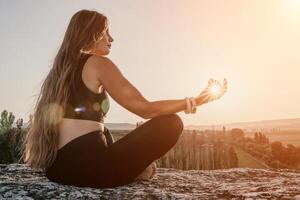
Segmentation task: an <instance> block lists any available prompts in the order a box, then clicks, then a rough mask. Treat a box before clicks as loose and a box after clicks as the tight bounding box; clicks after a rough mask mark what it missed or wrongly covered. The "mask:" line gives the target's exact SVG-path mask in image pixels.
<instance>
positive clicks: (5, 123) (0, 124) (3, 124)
mask: <svg viewBox="0 0 300 200" xmlns="http://www.w3.org/2000/svg"><path fill="white" fill-rule="evenodd" d="M14 120H15V116H14V115H13V114H12V112H9V113H8V112H7V111H6V110H3V111H2V113H1V119H0V134H2V133H5V132H7V131H8V130H9V129H11V128H12V124H13V123H14Z"/></svg>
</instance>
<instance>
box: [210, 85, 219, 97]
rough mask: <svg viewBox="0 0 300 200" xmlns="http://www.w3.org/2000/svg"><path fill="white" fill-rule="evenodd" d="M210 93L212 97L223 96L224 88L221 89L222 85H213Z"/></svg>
mask: <svg viewBox="0 0 300 200" xmlns="http://www.w3.org/2000/svg"><path fill="white" fill-rule="evenodd" d="M209 91H210V94H211V95H212V96H218V95H219V94H221V92H222V88H221V87H220V85H218V84H215V83H214V84H212V85H211V87H210V89H209Z"/></svg>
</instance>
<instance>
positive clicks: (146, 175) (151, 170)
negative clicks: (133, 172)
mask: <svg viewBox="0 0 300 200" xmlns="http://www.w3.org/2000/svg"><path fill="white" fill-rule="evenodd" d="M155 173H156V163H155V162H153V163H151V164H150V165H149V166H148V167H147V168H146V169H145V170H144V171H143V172H142V173H141V174H140V175H139V176H138V177H137V178H136V179H135V180H148V179H151V178H152V177H153V176H154V174H155Z"/></svg>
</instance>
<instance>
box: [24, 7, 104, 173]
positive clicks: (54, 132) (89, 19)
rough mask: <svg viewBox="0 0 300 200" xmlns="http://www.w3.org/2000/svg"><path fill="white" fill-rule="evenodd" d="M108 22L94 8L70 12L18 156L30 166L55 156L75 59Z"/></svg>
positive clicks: (36, 166) (47, 162)
mask: <svg viewBox="0 0 300 200" xmlns="http://www.w3.org/2000/svg"><path fill="white" fill-rule="evenodd" d="M107 23H108V22H107V17H106V16H104V15H103V14H100V13H98V12H96V11H91V10H80V11H78V12H76V13H75V14H74V15H73V16H72V18H71V20H70V23H69V25H68V28H67V30H66V33H65V35H64V39H63V42H62V44H61V46H60V49H59V51H58V53H57V55H56V57H55V58H54V62H53V66H52V68H51V69H50V72H49V73H48V75H47V77H46V78H45V80H44V82H43V84H42V86H41V90H40V92H39V95H38V98H37V102H36V104H35V107H34V112H33V116H32V120H31V124H29V127H30V128H29V130H28V133H27V135H26V137H25V140H24V143H23V145H24V147H25V148H24V152H23V155H22V157H21V159H20V160H22V159H24V163H26V164H29V165H30V166H31V167H32V168H34V169H42V170H45V169H46V168H48V167H49V166H51V164H52V163H53V162H54V160H55V159H56V156H57V150H58V123H59V122H60V121H61V119H62V118H63V116H64V110H65V108H66V105H67V99H68V98H69V96H70V94H71V88H72V87H73V85H72V84H74V82H75V77H76V72H77V68H78V63H80V62H81V61H82V60H83V59H85V56H87V55H88V54H87V53H88V52H89V50H90V49H91V48H93V45H94V44H95V42H96V41H98V40H99V38H100V37H102V36H103V31H105V30H106V28H107ZM100 39H101V38H100Z"/></svg>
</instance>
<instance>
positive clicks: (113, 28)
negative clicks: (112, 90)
mask: <svg viewBox="0 0 300 200" xmlns="http://www.w3.org/2000/svg"><path fill="white" fill-rule="evenodd" d="M80 9H93V10H97V11H98V12H100V13H103V14H105V15H106V16H107V17H108V19H109V25H110V32H111V35H112V37H113V38H114V42H113V43H112V48H111V53H110V54H109V55H108V56H107V57H109V58H110V59H111V60H112V61H113V62H114V63H115V64H116V65H117V66H118V67H119V69H120V70H121V72H122V73H123V74H124V76H125V77H126V78H127V79H128V80H129V81H130V82H131V83H132V84H133V85H134V86H135V87H136V88H137V89H138V90H139V91H140V92H141V93H142V94H143V96H144V97H145V98H146V99H148V100H149V101H158V100H169V99H183V98H185V96H196V95H198V94H200V92H201V91H202V89H204V88H205V87H206V85H207V82H208V80H209V78H216V79H218V80H222V78H227V80H228V92H227V93H226V94H225V95H224V96H223V97H222V98H221V99H220V100H217V101H215V102H212V103H209V104H205V105H203V106H200V107H198V108H197V113H196V114H189V115H186V114H185V113H184V112H179V113H178V114H179V115H180V116H181V117H182V119H183V121H184V124H185V125H197V124H216V123H217V124H221V123H224V124H226V123H237V122H250V121H261V120H277V119H293V118H300V106H299V102H300V89H299V88H298V87H299V85H300V76H299V74H300V68H299V66H300V57H299V53H300V37H299V35H300V26H299V24H300V12H299V10H300V1H296V0H274V1H272V0H266V1H259V0H255V1H250V0H249V1H237V0H228V1H226V2H225V1H217V0H214V1H192V0H187V1H184V2H183V1H171V0H168V1H158V0H153V1H137V0H132V1H121V2H120V1H116V0H109V1H108V0H106V1H97V0H88V1H76V3H74V1H67V0H63V1H51V2H39V1H32V0H31V1H30V0H29V1H26V2H19V1H16V0H12V1H7V2H5V3H4V2H3V1H2V2H0V23H1V25H2V30H1V33H0V34H1V38H0V41H1V44H2V47H1V49H0V58H1V64H0V85H1V86H0V87H1V92H2V95H1V99H0V111H2V110H4V109H6V110H8V111H9V112H13V113H14V115H15V116H16V117H17V118H19V117H22V118H24V120H25V121H27V120H28V117H29V114H30V112H31V110H32V108H33V106H34V103H35V96H36V95H37V94H38V92H39V89H40V87H41V83H42V81H43V80H44V78H45V77H46V75H47V73H48V72H49V70H50V68H51V67H52V62H53V59H54V57H55V55H56V53H57V51H58V48H59V47H60V44H61V42H62V39H63V36H64V33H65V31H66V27H67V25H68V23H69V20H70V18H71V16H72V15H73V14H74V13H75V12H77V11H78V10H80ZM109 101H110V109H109V111H108V114H107V116H108V117H107V118H105V119H104V120H105V123H132V124H135V123H136V122H137V121H144V119H142V118H140V117H138V116H137V115H135V114H133V113H131V112H129V111H128V110H126V109H125V108H123V107H121V106H120V105H119V104H117V103H116V102H115V101H114V100H113V99H112V98H111V97H110V96H109Z"/></svg>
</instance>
